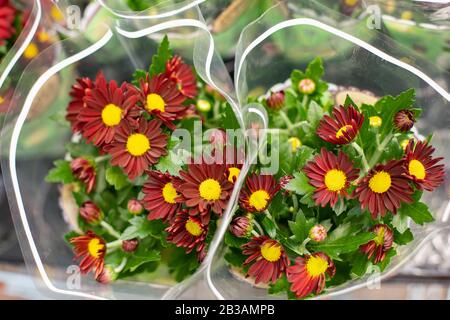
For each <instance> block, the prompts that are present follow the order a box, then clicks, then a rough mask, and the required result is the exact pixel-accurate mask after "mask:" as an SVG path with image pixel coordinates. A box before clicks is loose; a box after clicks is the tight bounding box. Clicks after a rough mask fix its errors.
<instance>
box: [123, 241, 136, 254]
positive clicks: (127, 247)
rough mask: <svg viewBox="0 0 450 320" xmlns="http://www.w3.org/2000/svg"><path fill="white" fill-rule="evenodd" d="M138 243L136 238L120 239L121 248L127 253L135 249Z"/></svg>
mask: <svg viewBox="0 0 450 320" xmlns="http://www.w3.org/2000/svg"><path fill="white" fill-rule="evenodd" d="M138 245H139V240H138V239H130V240H124V241H122V250H123V251H125V252H128V253H131V252H134V251H136V249H137V247H138Z"/></svg>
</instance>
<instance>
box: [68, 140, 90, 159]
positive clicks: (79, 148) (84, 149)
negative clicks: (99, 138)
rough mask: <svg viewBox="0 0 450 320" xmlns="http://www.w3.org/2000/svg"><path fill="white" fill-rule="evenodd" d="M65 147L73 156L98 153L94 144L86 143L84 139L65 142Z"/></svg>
mask: <svg viewBox="0 0 450 320" xmlns="http://www.w3.org/2000/svg"><path fill="white" fill-rule="evenodd" d="M65 148H66V150H67V152H69V153H70V155H71V156H72V157H73V158H78V157H83V156H91V157H95V156H97V155H98V149H97V148H96V147H95V146H94V145H92V144H87V143H85V142H84V141H80V142H78V143H75V142H68V143H66V145H65Z"/></svg>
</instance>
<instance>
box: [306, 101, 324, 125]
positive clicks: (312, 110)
mask: <svg viewBox="0 0 450 320" xmlns="http://www.w3.org/2000/svg"><path fill="white" fill-rule="evenodd" d="M323 114H324V113H323V109H322V107H321V106H319V104H318V103H317V102H315V101H311V103H310V104H309V107H308V114H307V117H308V121H309V123H310V124H311V126H312V127H313V128H315V127H316V126H317V124H318V123H319V121H320V120H321V119H322V117H323Z"/></svg>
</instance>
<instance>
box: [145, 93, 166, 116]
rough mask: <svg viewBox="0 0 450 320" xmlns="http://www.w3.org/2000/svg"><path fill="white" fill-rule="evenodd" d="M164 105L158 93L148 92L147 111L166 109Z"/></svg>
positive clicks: (162, 110)
mask: <svg viewBox="0 0 450 320" xmlns="http://www.w3.org/2000/svg"><path fill="white" fill-rule="evenodd" d="M165 106H166V103H165V102H164V99H163V98H162V97H161V96H160V95H159V94H156V93H150V94H149V95H148V96H147V110H149V111H153V110H158V111H161V112H164V110H166V108H165Z"/></svg>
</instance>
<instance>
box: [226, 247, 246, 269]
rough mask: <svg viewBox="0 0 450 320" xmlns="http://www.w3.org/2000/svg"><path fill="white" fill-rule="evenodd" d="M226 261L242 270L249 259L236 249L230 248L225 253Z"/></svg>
mask: <svg viewBox="0 0 450 320" xmlns="http://www.w3.org/2000/svg"><path fill="white" fill-rule="evenodd" d="M224 258H225V261H226V262H228V263H229V264H231V265H232V266H235V267H238V268H242V266H243V264H244V261H245V260H246V259H247V256H244V255H243V254H242V252H241V251H240V250H238V249H236V248H230V250H228V251H227V252H226V253H225V256H224Z"/></svg>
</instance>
